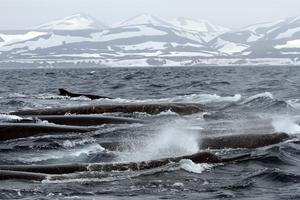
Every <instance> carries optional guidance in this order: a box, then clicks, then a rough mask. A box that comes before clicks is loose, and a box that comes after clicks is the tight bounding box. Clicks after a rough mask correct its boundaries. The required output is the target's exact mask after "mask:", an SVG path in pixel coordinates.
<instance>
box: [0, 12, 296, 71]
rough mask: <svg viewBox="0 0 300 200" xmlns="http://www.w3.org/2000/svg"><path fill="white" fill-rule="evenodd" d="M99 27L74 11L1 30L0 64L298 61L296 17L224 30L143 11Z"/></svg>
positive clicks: (198, 63) (173, 63)
mask: <svg viewBox="0 0 300 200" xmlns="http://www.w3.org/2000/svg"><path fill="white" fill-rule="evenodd" d="M103 28H104V27H103V26H102V28H100V27H99V24H98V23H96V22H95V20H91V18H89V17H86V16H83V15H76V16H70V17H66V18H64V19H62V20H58V21H54V22H50V23H47V24H45V25H42V26H39V28H38V29H37V27H36V28H35V29H32V30H27V31H21V32H18V33H14V34H12V33H3V34H0V58H1V61H0V66H1V63H5V64H7V63H16V62H18V63H21V64H24V63H29V64H30V65H40V64H41V63H48V64H49V65H58V66H61V65H65V64H66V63H69V64H72V65H74V64H80V65H82V64H87V65H89V64H91V63H94V64H95V65H101V66H102V65H104V66H153V65H154V66H164V65H165V66H174V65H176V66H178V65H180V66H182V65H188V66H190V65H243V64H244V65H246V64H247V65H252V64H254V65H265V64H282V65H283V64H285V65H286V64H297V65H298V64H300V18H299V17H293V18H288V19H283V20H279V21H275V22H267V23H259V24H254V25H250V26H247V27H244V28H241V29H239V30H237V31H228V29H226V28H223V27H221V26H217V25H213V24H211V23H209V22H206V21H196V20H190V19H183V18H182V19H179V20H176V22H174V21H173V22H172V23H170V22H168V21H165V20H163V19H160V18H158V17H155V16H152V15H148V14H142V15H138V16H135V17H133V18H130V19H128V20H126V21H124V22H121V23H119V24H118V25H115V26H113V27H112V28H106V29H103ZM101 29H103V30H101Z"/></svg>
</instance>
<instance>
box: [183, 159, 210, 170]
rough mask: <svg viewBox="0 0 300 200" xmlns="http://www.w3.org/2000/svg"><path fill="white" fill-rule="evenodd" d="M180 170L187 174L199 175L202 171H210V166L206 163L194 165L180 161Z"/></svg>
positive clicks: (187, 161)
mask: <svg viewBox="0 0 300 200" xmlns="http://www.w3.org/2000/svg"><path fill="white" fill-rule="evenodd" d="M179 164H180V168H181V169H184V170H186V171H188V172H193V173H197V174H201V173H202V172H203V171H204V170H207V169H210V168H211V167H212V165H211V164H207V163H194V162H193V161H191V160H189V159H182V160H181V161H180V162H179Z"/></svg>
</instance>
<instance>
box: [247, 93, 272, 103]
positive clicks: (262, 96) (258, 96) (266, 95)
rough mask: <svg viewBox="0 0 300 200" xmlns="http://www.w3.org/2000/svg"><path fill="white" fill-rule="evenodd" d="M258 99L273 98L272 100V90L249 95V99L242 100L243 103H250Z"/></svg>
mask: <svg viewBox="0 0 300 200" xmlns="http://www.w3.org/2000/svg"><path fill="white" fill-rule="evenodd" d="M257 99H271V100H274V96H273V94H272V93H270V92H264V93H259V94H255V95H253V96H250V97H248V98H247V99H245V100H244V101H242V102H241V104H248V103H250V102H253V101H256V100H257Z"/></svg>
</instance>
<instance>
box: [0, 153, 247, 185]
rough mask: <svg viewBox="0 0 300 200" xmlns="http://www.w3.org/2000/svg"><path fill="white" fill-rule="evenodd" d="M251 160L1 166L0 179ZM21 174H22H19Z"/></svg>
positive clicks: (205, 156)
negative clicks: (179, 163) (184, 163)
mask: <svg viewBox="0 0 300 200" xmlns="http://www.w3.org/2000/svg"><path fill="white" fill-rule="evenodd" d="M247 158H250V154H243V155H238V156H235V157H230V158H221V157H219V156H216V155H215V154H212V153H209V152H199V153H196V154H193V155H187V156H180V157H174V158H165V159H159V160H151V161H142V162H128V163H77V164H57V165H55V164H52V165H0V172H1V173H2V176H1V175H0V179H2V180H4V179H24V177H25V179H30V178H31V179H33V180H40V179H42V178H43V177H44V178H45V177H46V176H47V175H60V174H70V173H76V172H112V171H120V172H121V171H128V170H131V171H137V170H146V169H152V168H157V167H161V166H165V165H167V164H170V163H174V162H179V161H180V160H182V159H189V160H192V161H193V162H194V163H225V162H231V161H237V160H242V159H247ZM18 172H20V174H18Z"/></svg>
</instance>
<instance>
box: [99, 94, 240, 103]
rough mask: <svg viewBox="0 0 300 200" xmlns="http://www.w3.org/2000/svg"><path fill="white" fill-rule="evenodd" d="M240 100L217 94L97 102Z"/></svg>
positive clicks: (237, 95)
mask: <svg viewBox="0 0 300 200" xmlns="http://www.w3.org/2000/svg"><path fill="white" fill-rule="evenodd" d="M241 99H242V96H241V95H240V94H235V95H234V96H219V95H217V94H189V95H183V96H175V97H170V98H160V99H123V98H115V99H98V100H97V101H99V102H103V103H111V102H114V103H166V102H168V103H170V102H172V103H181V102H184V103H214V102H238V101H240V100H241Z"/></svg>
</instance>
